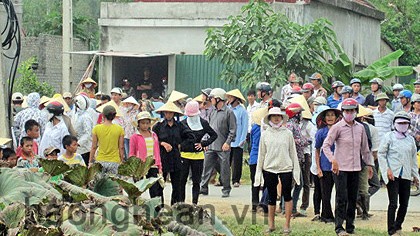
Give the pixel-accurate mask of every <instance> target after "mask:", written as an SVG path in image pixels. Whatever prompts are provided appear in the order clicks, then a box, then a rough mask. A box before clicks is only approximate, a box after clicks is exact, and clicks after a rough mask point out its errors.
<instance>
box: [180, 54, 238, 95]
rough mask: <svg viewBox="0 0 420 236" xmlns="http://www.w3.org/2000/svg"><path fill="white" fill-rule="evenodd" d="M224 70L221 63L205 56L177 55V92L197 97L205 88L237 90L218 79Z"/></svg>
mask: <svg viewBox="0 0 420 236" xmlns="http://www.w3.org/2000/svg"><path fill="white" fill-rule="evenodd" d="M222 69H223V64H222V63H221V62H220V61H218V60H211V61H210V60H208V59H207V58H206V56H204V55H176V74H175V90H177V91H180V92H183V93H186V94H188V95H189V96H190V97H195V96H197V95H198V94H200V91H201V89H203V88H223V89H225V90H226V91H229V90H232V89H234V88H236V87H237V86H234V85H231V84H227V83H226V82H225V81H222V80H220V79H218V75H219V73H220V72H221V71H222ZM239 89H241V88H239ZM245 95H246V94H244V96H245Z"/></svg>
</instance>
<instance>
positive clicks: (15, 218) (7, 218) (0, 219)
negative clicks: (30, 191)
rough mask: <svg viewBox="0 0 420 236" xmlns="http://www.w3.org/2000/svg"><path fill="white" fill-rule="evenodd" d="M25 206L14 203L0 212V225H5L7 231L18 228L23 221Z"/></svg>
mask: <svg viewBox="0 0 420 236" xmlns="http://www.w3.org/2000/svg"><path fill="white" fill-rule="evenodd" d="M25 216H26V212H25V206H24V205H23V204H20V203H15V204H12V205H9V206H7V207H6V208H4V209H3V211H1V212H0V225H1V224H2V225H5V226H6V227H7V228H8V229H15V228H20V227H21V226H22V225H23V224H24V221H25Z"/></svg>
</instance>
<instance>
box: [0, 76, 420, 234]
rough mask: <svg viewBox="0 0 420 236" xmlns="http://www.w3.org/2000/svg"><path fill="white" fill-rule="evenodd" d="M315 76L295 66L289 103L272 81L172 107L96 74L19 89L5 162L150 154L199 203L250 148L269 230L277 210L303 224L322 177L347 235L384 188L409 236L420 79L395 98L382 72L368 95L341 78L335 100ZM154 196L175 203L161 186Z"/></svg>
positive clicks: (178, 194) (176, 196) (397, 227)
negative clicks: (41, 88)
mask: <svg viewBox="0 0 420 236" xmlns="http://www.w3.org/2000/svg"><path fill="white" fill-rule="evenodd" d="M309 80H310V82H308V83H303V79H301V78H300V77H298V76H297V75H296V74H294V73H292V74H291V75H290V76H289V78H288V84H287V85H285V86H284V87H283V88H282V89H281V95H280V96H279V97H278V99H275V98H273V89H272V87H271V85H270V84H269V83H267V82H260V83H258V84H257V86H256V88H255V90H254V89H251V90H249V91H248V93H247V99H245V98H244V96H243V95H242V93H241V92H240V90H238V89H234V90H231V91H228V92H226V91H225V90H224V89H222V88H206V89H203V90H202V91H201V94H200V95H198V96H197V97H194V98H188V95H187V94H184V93H181V92H178V91H172V93H171V94H170V96H169V97H168V98H167V99H166V102H165V103H164V99H163V98H162V97H160V96H159V94H153V93H152V96H151V99H150V100H149V96H148V95H147V94H146V95H145V96H141V98H140V100H137V99H135V98H134V97H133V96H130V95H132V93H131V92H132V91H131V92H130V90H129V89H128V90H127V89H126V88H125V89H124V90H123V89H121V88H118V87H115V88H113V89H112V90H111V91H110V96H109V95H106V94H102V93H101V92H98V93H95V88H96V82H95V81H94V80H92V79H90V78H88V79H86V80H84V81H83V82H82V83H81V88H82V90H81V91H80V92H79V93H78V94H76V95H75V96H73V94H71V93H68V92H66V93H63V94H62V95H61V94H56V95H54V96H53V97H52V98H47V97H42V98H41V97H40V95H39V94H38V93H30V94H28V95H27V97H25V98H24V96H23V95H22V94H20V93H15V94H13V98H12V100H13V109H14V125H13V128H14V135H13V136H14V137H13V139H14V140H13V141H14V143H16V145H15V146H17V147H15V148H10V147H4V148H3V149H2V152H1V154H2V159H4V160H5V161H7V162H9V164H10V167H16V168H28V169H30V170H32V171H39V168H40V167H41V166H40V162H39V159H40V158H46V159H58V160H62V161H63V162H65V163H67V164H69V165H75V164H80V165H85V166H90V165H91V164H92V163H95V162H97V163H100V164H101V165H102V167H103V172H105V173H108V174H118V167H119V165H120V164H121V163H123V162H125V161H127V159H128V158H130V157H136V158H140V159H141V160H145V159H146V158H147V157H149V156H150V157H153V159H154V165H153V166H152V168H151V169H150V170H149V172H148V174H147V177H157V176H162V177H163V178H164V180H165V181H166V180H168V179H169V178H170V183H171V185H172V193H171V199H170V203H171V204H174V203H177V202H185V199H186V196H185V195H186V194H185V192H186V191H185V188H186V186H187V182H188V181H189V180H190V181H191V183H192V198H191V199H192V203H193V204H198V203H199V202H200V203H202V202H201V201H199V195H200V194H201V195H208V194H209V187H208V186H209V184H212V183H214V184H215V185H219V186H222V188H221V193H222V194H221V197H222V198H227V197H229V196H230V193H231V191H232V186H233V187H239V186H240V185H241V178H242V166H243V163H244V149H245V152H248V153H249V160H247V163H248V165H249V169H250V178H251V181H252V186H251V203H252V211H253V212H262V213H265V214H267V216H268V229H267V233H270V232H273V231H274V230H275V227H276V226H275V215H276V213H278V214H284V215H285V219H286V220H285V223H284V226H283V233H284V234H289V233H290V232H291V225H290V221H291V218H292V217H307V215H308V214H307V212H306V210H307V209H308V207H309V203H310V189H311V185H313V187H314V194H313V209H314V215H315V216H314V218H313V219H312V221H322V222H325V223H335V232H336V233H337V235H348V234H353V233H354V230H355V226H354V220H355V217H356V213H357V215H358V216H360V217H361V219H363V220H368V219H369V217H371V216H372V215H371V214H370V213H369V202H370V198H371V197H372V196H373V195H374V194H375V193H376V192H377V191H378V190H379V189H380V187H381V184H384V185H386V187H387V191H388V197H389V205H388V222H387V223H388V224H387V225H388V228H387V231H388V233H389V235H399V234H400V232H401V229H402V223H403V222H404V218H405V215H406V212H407V207H408V201H409V197H410V188H411V184H412V181H413V182H414V184H418V182H419V168H418V161H417V151H418V149H419V147H420V81H417V82H416V83H415V88H416V89H415V91H414V94H413V92H411V91H409V90H404V86H403V85H401V84H395V85H394V86H393V97H392V98H391V99H390V98H389V97H388V95H387V94H385V93H383V92H382V87H383V86H384V85H383V81H382V80H381V79H380V78H374V79H372V80H370V84H371V93H369V95H367V96H366V97H364V96H363V95H362V93H361V89H362V83H361V81H360V80H359V79H357V78H354V79H352V80H351V81H350V84H349V85H345V84H344V83H343V82H341V81H334V82H333V83H332V84H331V91H332V94H331V95H330V96H328V95H327V90H326V89H325V88H323V84H322V81H323V79H322V75H321V74H320V73H314V74H313V75H312V76H310V77H309ZM126 92H128V93H129V94H127V93H126ZM150 92H152V91H150ZM257 99H258V100H259V101H260V102H257ZM390 100H391V102H390ZM388 103H389V104H388ZM1 141H2V144H4V143H6V142H8V141H9V140H8V139H1ZM217 174H218V175H219V178H216V175H217ZM217 179H218V180H217ZM334 185H335V189H336V191H335V196H336V197H335V207H332V203H331V196H332V194H333V189H334ZM149 193H150V196H151V197H160V198H161V199H162V203H164V198H163V188H162V186H161V185H160V184H155V185H154V186H152V188H150V190H149ZM260 195H261V197H260ZM300 199H301V204H300V207H299V209H298V202H299V200H300ZM278 202H279V203H278ZM398 204H399V205H398ZM277 205H278V209H276V208H277ZM321 206H322V208H321ZM333 208H334V211H333ZM397 209H398V213H397V214H396V211H397ZM344 222H345V225H344V226H343V224H344Z"/></svg>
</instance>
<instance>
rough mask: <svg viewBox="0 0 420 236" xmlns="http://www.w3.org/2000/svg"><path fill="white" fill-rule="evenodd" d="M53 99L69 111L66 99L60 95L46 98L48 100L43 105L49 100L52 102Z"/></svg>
mask: <svg viewBox="0 0 420 236" xmlns="http://www.w3.org/2000/svg"><path fill="white" fill-rule="evenodd" d="M54 101H56V102H59V103H61V105H63V107H64V111H65V112H69V111H70V110H71V109H70V107H69V105H67V103H66V101H64V99H63V97H61V96H57V97H56V98H52V99H50V100H48V102H47V103H46V104H45V106H48V104H50V103H51V102H54Z"/></svg>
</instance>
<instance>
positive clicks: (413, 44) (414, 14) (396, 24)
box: [370, 0, 420, 66]
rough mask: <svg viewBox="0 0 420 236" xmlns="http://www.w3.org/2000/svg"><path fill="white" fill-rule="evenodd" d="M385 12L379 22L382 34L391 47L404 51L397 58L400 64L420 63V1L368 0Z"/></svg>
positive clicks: (412, 64) (414, 64) (413, 64)
mask: <svg viewBox="0 0 420 236" xmlns="http://www.w3.org/2000/svg"><path fill="white" fill-rule="evenodd" d="M370 2H371V3H372V4H373V5H375V7H377V8H378V9H379V10H381V11H383V12H385V20H384V21H383V22H382V23H381V31H382V36H383V37H384V38H385V39H387V40H388V41H389V42H390V43H391V44H392V46H393V47H395V48H396V49H401V50H403V51H404V52H405V53H404V55H402V56H401V58H400V59H399V63H400V64H401V65H407V66H416V65H419V64H420V37H419V35H420V21H419V12H420V1H419V0H403V1H402V0H370Z"/></svg>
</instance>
